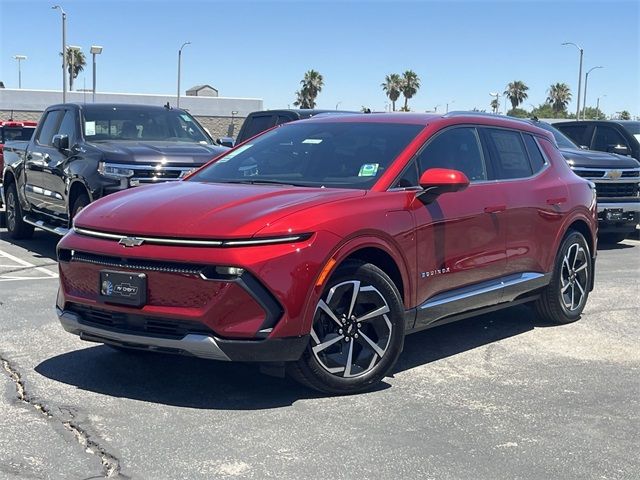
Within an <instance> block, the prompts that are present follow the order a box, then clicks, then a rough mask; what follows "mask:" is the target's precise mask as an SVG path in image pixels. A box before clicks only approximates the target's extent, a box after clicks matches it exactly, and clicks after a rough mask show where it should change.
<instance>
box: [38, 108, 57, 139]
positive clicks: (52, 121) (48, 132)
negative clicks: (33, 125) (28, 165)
mask: <svg viewBox="0 0 640 480" xmlns="http://www.w3.org/2000/svg"><path fill="white" fill-rule="evenodd" d="M62 113H63V112H62V110H52V111H50V112H49V113H47V116H46V117H45V119H44V122H43V123H42V128H41V129H40V132H38V138H37V139H36V141H37V142H38V143H39V144H40V145H52V138H53V136H54V135H55V134H56V132H57V131H58V124H59V123H60V117H61V116H62Z"/></svg>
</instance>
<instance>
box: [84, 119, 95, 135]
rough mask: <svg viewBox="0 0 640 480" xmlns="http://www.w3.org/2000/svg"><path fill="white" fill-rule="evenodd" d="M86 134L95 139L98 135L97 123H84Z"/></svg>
mask: <svg viewBox="0 0 640 480" xmlns="http://www.w3.org/2000/svg"><path fill="white" fill-rule="evenodd" d="M84 134H85V136H87V137H93V136H94V135H95V134H96V122H84Z"/></svg>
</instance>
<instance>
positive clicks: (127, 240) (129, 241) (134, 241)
mask: <svg viewBox="0 0 640 480" xmlns="http://www.w3.org/2000/svg"><path fill="white" fill-rule="evenodd" d="M118 243H119V244H120V245H122V246H123V247H139V246H140V245H142V244H143V243H144V240H143V239H141V238H136V237H122V238H121V239H120V241H118Z"/></svg>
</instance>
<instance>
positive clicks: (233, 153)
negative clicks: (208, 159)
mask: <svg viewBox="0 0 640 480" xmlns="http://www.w3.org/2000/svg"><path fill="white" fill-rule="evenodd" d="M251 147H253V144H252V143H249V144H248V145H243V146H241V147H238V148H236V149H235V150H232V151H231V152H229V153H228V154H227V155H225V156H224V157H222V158H221V159H220V160H218V163H224V162H228V161H229V160H231V159H232V158H233V157H235V156H236V155H239V154H240V153H242V152H244V151H245V150H249V149H250V148H251Z"/></svg>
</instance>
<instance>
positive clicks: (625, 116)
mask: <svg viewBox="0 0 640 480" xmlns="http://www.w3.org/2000/svg"><path fill="white" fill-rule="evenodd" d="M620 120H631V114H630V113H629V112H628V111H626V110H623V111H621V112H620Z"/></svg>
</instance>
